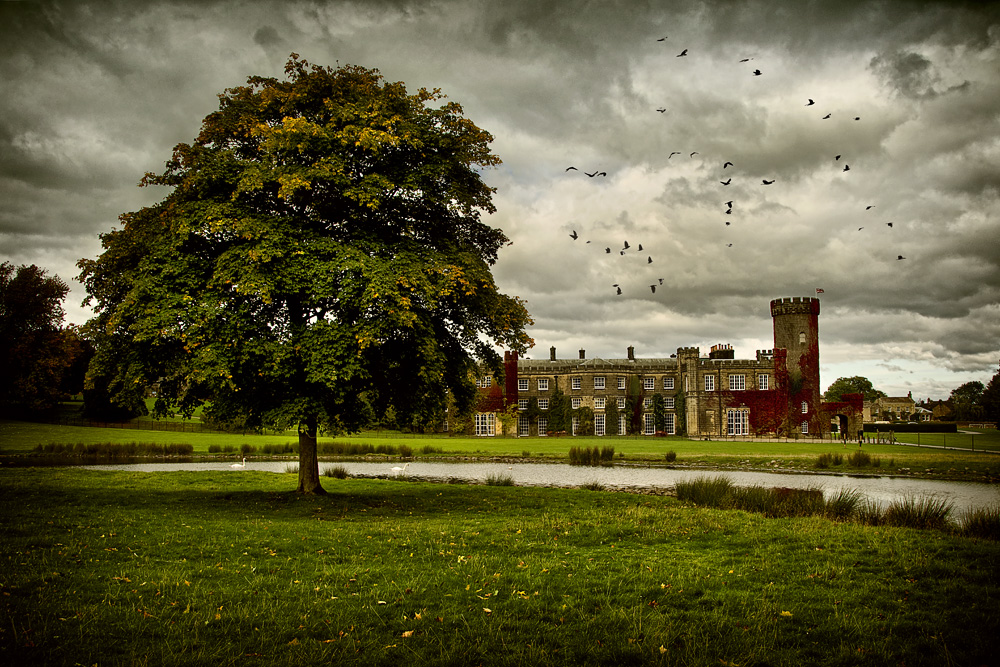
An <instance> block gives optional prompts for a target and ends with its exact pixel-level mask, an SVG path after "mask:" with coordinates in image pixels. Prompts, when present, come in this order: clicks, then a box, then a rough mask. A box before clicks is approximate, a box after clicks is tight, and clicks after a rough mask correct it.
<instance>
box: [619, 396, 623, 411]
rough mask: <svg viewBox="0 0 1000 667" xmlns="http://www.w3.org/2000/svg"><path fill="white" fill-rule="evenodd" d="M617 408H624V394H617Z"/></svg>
mask: <svg viewBox="0 0 1000 667" xmlns="http://www.w3.org/2000/svg"><path fill="white" fill-rule="evenodd" d="M618 409H619V410H624V409H625V397H624V396H619V397H618Z"/></svg>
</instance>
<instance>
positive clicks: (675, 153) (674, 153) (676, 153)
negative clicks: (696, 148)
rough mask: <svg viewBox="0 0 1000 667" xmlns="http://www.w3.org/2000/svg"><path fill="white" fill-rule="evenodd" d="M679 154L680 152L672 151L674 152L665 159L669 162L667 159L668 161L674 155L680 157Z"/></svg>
mask: <svg viewBox="0 0 1000 667" xmlns="http://www.w3.org/2000/svg"><path fill="white" fill-rule="evenodd" d="M680 154H681V152H680V151H674V152H672V153H671V154H670V155H668V156H667V159H668V160H669V159H670V158H672V157H673V156H675V155H680Z"/></svg>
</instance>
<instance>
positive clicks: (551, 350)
mask: <svg viewBox="0 0 1000 667" xmlns="http://www.w3.org/2000/svg"><path fill="white" fill-rule="evenodd" d="M555 360H556V346H555V345H553V346H552V347H550V348H549V361H555Z"/></svg>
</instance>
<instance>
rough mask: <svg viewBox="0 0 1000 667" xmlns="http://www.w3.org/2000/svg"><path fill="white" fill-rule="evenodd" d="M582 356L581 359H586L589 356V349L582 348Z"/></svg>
mask: <svg viewBox="0 0 1000 667" xmlns="http://www.w3.org/2000/svg"><path fill="white" fill-rule="evenodd" d="M580 358H581V359H586V358H587V351H586V350H580Z"/></svg>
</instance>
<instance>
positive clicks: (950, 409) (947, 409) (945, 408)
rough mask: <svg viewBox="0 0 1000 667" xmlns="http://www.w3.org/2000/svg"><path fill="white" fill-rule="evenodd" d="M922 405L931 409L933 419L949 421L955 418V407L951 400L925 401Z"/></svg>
mask: <svg viewBox="0 0 1000 667" xmlns="http://www.w3.org/2000/svg"><path fill="white" fill-rule="evenodd" d="M924 407H925V408H927V409H928V410H930V411H931V419H933V420H934V421H951V420H953V419H954V418H955V408H954V406H952V404H951V401H950V400H948V401H927V402H926V403H924Z"/></svg>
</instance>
